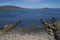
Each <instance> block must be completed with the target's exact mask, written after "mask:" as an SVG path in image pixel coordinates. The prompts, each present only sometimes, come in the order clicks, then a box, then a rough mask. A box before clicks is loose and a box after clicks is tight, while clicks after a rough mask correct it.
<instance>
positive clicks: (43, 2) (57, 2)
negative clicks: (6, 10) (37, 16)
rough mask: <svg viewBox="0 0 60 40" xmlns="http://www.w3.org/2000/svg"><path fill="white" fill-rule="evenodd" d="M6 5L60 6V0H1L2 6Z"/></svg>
mask: <svg viewBox="0 0 60 40" xmlns="http://www.w3.org/2000/svg"><path fill="white" fill-rule="evenodd" d="M4 5H13V6H19V7H24V8H44V7H49V8H60V0H0V6H4Z"/></svg>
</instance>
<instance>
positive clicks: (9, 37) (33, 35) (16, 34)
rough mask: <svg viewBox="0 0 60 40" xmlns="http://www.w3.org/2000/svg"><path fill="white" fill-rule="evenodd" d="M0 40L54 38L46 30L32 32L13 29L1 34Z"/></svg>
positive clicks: (46, 39)
mask: <svg viewBox="0 0 60 40" xmlns="http://www.w3.org/2000/svg"><path fill="white" fill-rule="evenodd" d="M0 40H54V38H52V37H51V36H50V35H48V34H47V33H46V32H45V31H44V30H41V31H39V32H30V33H24V32H20V31H18V30H13V31H9V32H8V33H6V34H3V35H0Z"/></svg>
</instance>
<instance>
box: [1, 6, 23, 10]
mask: <svg viewBox="0 0 60 40" xmlns="http://www.w3.org/2000/svg"><path fill="white" fill-rule="evenodd" d="M20 9H24V8H22V7H18V6H10V5H8V6H0V10H20Z"/></svg>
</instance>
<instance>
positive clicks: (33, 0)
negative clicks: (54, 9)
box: [23, 0, 41, 2]
mask: <svg viewBox="0 0 60 40" xmlns="http://www.w3.org/2000/svg"><path fill="white" fill-rule="evenodd" d="M40 1H41V0H23V2H40Z"/></svg>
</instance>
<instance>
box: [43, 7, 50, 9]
mask: <svg viewBox="0 0 60 40" xmlns="http://www.w3.org/2000/svg"><path fill="white" fill-rule="evenodd" d="M42 9H51V8H48V7H44V8H42Z"/></svg>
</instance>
